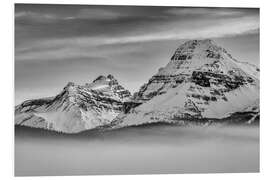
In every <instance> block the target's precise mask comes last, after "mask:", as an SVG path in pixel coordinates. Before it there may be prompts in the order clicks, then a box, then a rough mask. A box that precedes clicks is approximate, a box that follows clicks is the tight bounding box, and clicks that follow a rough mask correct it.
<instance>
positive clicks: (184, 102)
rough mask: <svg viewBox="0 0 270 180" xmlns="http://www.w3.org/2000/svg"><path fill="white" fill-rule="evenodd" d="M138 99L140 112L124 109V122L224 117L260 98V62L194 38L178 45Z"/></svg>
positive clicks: (140, 91)
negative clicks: (250, 61)
mask: <svg viewBox="0 0 270 180" xmlns="http://www.w3.org/2000/svg"><path fill="white" fill-rule="evenodd" d="M133 99H134V101H135V102H144V103H143V104H142V105H140V106H138V107H137V108H135V109H134V110H133V112H136V117H135V115H134V113H129V114H127V115H122V117H121V119H123V124H124V125H130V124H132V123H136V120H133V121H132V119H134V118H135V119H137V124H141V123H145V122H147V123H149V122H155V121H163V120H165V121H171V120H172V119H187V118H193V119H196V118H215V119H222V118H225V117H228V116H230V115H231V114H232V113H234V112H238V111H239V112H242V111H243V110H244V109H245V108H246V107H248V106H250V104H252V103H254V102H255V101H258V99H259V68H257V67H256V66H254V65H250V64H248V63H242V62H239V61H237V60H236V59H234V58H233V57H232V55H230V54H229V53H228V52H227V51H226V50H225V49H224V48H222V47H220V46H218V45H217V44H216V43H215V42H213V41H212V40H209V39H206V40H191V41H187V42H185V43H184V44H182V45H181V46H179V47H178V48H177V49H176V51H175V53H174V54H173V55H172V57H171V60H170V61H169V63H168V64H167V65H166V66H165V67H164V68H160V69H159V71H158V73H157V74H155V75H154V76H153V77H152V78H150V80H149V81H148V82H147V83H146V84H144V85H143V86H142V87H141V88H140V90H139V91H138V92H137V93H135V94H134V97H133ZM149 112H150V113H149ZM139 119H140V120H139ZM141 119H145V120H141Z"/></svg>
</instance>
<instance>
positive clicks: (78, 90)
mask: <svg viewBox="0 0 270 180" xmlns="http://www.w3.org/2000/svg"><path fill="white" fill-rule="evenodd" d="M242 59H244V60H242ZM259 74H260V69H259V10H258V9H241V8H238V9H236V8H187V7H183V8H181V7H140V6H134V7H132V6H74V5H73V6H71V5H30V4H29V5H25V4H17V5H16V8H15V97H16V100H15V101H16V104H17V105H16V107H15V174H16V175H17V176H34V175H91V174H151V173H156V174H159V173H224V172H259V122H260V102H259V100H260V96H259V95H260V93H259V92H260V78H259ZM89 77H90V78H89ZM61 85H62V87H60V86H61Z"/></svg>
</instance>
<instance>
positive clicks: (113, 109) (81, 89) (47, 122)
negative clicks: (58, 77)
mask: <svg viewBox="0 0 270 180" xmlns="http://www.w3.org/2000/svg"><path fill="white" fill-rule="evenodd" d="M129 97H130V92H129V91H128V90H126V89H124V88H123V87H122V86H121V85H120V84H119V83H118V82H117V80H116V79H115V78H114V77H113V76H112V75H108V76H107V77H105V76H99V77H98V78H97V79H96V80H94V81H93V83H90V84H86V85H83V86H81V85H75V84H74V83H68V84H67V85H66V86H65V87H64V89H63V90H62V92H61V93H60V94H58V95H57V96H55V97H51V98H43V99H36V100H29V101H25V102H23V103H22V104H20V105H18V106H16V107H15V124H17V125H24V126H30V127H38V128H45V129H51V130H56V131H61V132H66V133H76V132H80V131H83V130H87V129H93V128H96V127H99V126H102V125H105V124H109V123H110V122H111V121H112V120H113V119H114V118H115V117H116V116H117V115H118V114H119V113H120V112H121V111H122V110H123V104H124V102H125V100H127V99H128V98H129Z"/></svg>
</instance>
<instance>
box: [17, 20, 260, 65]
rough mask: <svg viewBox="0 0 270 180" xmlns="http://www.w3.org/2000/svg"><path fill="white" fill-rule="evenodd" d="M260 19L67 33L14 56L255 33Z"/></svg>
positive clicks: (86, 52)
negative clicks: (121, 32) (94, 33)
mask: <svg viewBox="0 0 270 180" xmlns="http://www.w3.org/2000/svg"><path fill="white" fill-rule="evenodd" d="M258 29H259V19H258V17H256V16H247V17H246V16H245V17H241V18H227V19H224V20H220V21H217V22H214V23H213V22H212V21H202V22H200V21H198V22H197V23H195V24H194V22H191V23H190V22H183V23H182V24H179V23H178V22H170V23H167V24H164V26H163V27H160V28H158V29H156V30H155V31H153V32H152V33H137V32H131V33H129V34H128V35H125V36H115V37H111V36H108V35H104V36H98V37H87V36H83V37H69V38H54V39H49V40H42V41H36V42H32V43H29V44H26V45H25V46H21V47H18V48H16V49H15V50H16V53H15V58H16V60H27V59H43V58H45V59H65V58H70V57H72V58H76V57H88V56H90V57H91V56H93V54H92V53H93V52H94V51H90V49H91V50H95V48H97V47H98V46H100V45H110V44H125V43H138V42H150V41H162V40H177V39H179V40H180V39H198V38H199V39H202V38H217V37H225V36H235V35H239V34H245V33H256V32H257V30H258Z"/></svg>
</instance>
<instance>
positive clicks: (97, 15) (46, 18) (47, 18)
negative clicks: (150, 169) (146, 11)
mask: <svg viewBox="0 0 270 180" xmlns="http://www.w3.org/2000/svg"><path fill="white" fill-rule="evenodd" d="M126 16H127V15H126V14H125V13H120V12H119V11H115V10H110V9H109V10H108V9H103V8H83V9H79V10H78V11H76V12H74V13H71V14H59V13H57V12H54V13H44V12H34V11H19V12H16V13H15V19H16V20H30V21H35V22H40V23H48V22H55V21H62V20H76V19H89V20H110V19H117V18H121V17H126Z"/></svg>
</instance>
